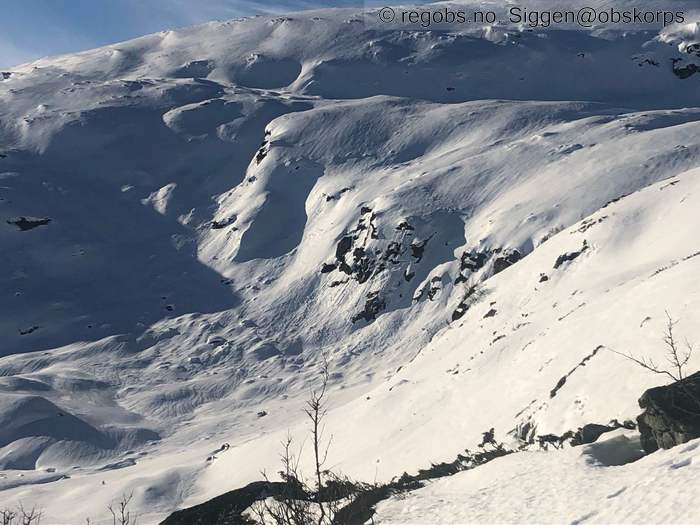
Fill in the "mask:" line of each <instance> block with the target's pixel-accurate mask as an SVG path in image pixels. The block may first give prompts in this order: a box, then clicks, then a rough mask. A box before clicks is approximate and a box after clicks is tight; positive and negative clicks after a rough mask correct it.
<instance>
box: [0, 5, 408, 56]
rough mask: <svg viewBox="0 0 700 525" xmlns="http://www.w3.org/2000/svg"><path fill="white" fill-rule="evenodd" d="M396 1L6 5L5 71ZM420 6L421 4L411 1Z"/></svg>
mask: <svg viewBox="0 0 700 525" xmlns="http://www.w3.org/2000/svg"><path fill="white" fill-rule="evenodd" d="M386 3H389V4H391V3H397V2H396V1H393V2H392V1H391V0H366V1H362V0H326V1H323V0H267V1H265V0H2V2H1V4H2V5H1V7H0V13H2V18H1V20H2V21H1V22H0V26H1V29H0V68H7V67H10V66H13V65H16V64H19V63H22V62H27V61H29V60H33V59H35V58H39V57H42V56H46V55H56V54H60V53H67V52H71V51H80V50H83V49H89V48H93V47H98V46H101V45H105V44H111V43H114V42H120V41H122V40H127V39H129V38H133V37H136V36H140V35H144V34H148V33H154V32H156V31H160V30H162V29H169V28H173V27H181V26H186V25H191V24H197V23H200V22H206V21H208V20H215V19H227V18H234V17H237V16H245V15H253V14H260V13H274V12H283V11H294V10H300V9H309V8H315V7H350V6H360V5H384V4H386ZM409 3H420V2H416V1H413V2H409Z"/></svg>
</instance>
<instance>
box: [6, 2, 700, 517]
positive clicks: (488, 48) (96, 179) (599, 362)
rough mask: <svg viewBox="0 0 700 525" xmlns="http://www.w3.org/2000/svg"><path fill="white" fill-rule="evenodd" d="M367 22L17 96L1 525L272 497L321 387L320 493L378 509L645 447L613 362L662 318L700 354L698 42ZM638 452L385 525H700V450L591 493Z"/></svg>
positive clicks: (685, 35)
mask: <svg viewBox="0 0 700 525" xmlns="http://www.w3.org/2000/svg"><path fill="white" fill-rule="evenodd" d="M675 4H678V5H682V6H685V7H686V8H687V9H688V11H690V10H691V8H693V7H694V2H685V3H684V2H676V3H675ZM470 5H479V4H477V3H470ZM489 5H491V4H489ZM630 5H631V4H630ZM653 5H656V4H653ZM679 9H680V7H679ZM375 16H376V10H368V11H362V10H348V9H341V10H333V9H330V10H322V11H313V12H304V13H295V14H291V15H289V16H282V17H255V18H250V19H242V20H233V21H227V22H212V23H210V24H204V25H201V26H196V27H193V28H187V29H181V30H176V31H167V32H163V33H159V34H155V35H149V36H145V37H143V38H139V39H136V40H132V41H129V42H125V43H121V44H115V45H112V46H107V47H104V48H100V49H96V50H92V51H86V52H83V53H77V54H73V55H66V56H61V57H51V58H46V59H42V60H39V61H37V62H34V63H31V64H26V65H23V66H19V67H17V68H14V69H13V70H11V71H8V72H6V74H3V75H2V76H0V78H2V79H3V80H0V155H2V156H0V219H1V223H0V248H1V249H0V269H1V270H2V271H1V272H0V312H2V315H1V316H0V507H2V506H3V505H14V504H16V503H18V502H23V503H24V504H25V505H27V504H28V505H37V506H39V507H42V508H43V509H44V515H45V518H44V520H43V521H42V523H43V524H44V525H60V524H74V523H84V521H85V518H87V517H89V518H90V519H92V520H93V522H95V521H96V522H99V521H100V520H102V521H105V520H106V519H107V518H108V513H107V510H106V506H107V505H108V504H109V503H110V502H112V501H114V500H115V499H116V498H118V497H119V496H120V495H121V494H122V493H125V492H127V493H128V492H133V494H134V506H135V510H136V511H137V512H138V513H139V514H140V523H141V524H143V525H148V524H155V523H158V522H159V521H160V520H162V519H163V518H164V517H166V516H167V515H168V514H169V513H171V512H172V511H174V510H176V509H178V508H183V507H186V506H190V505H194V504H197V503H201V502H202V501H204V500H206V499H208V498H211V497H214V496H216V495H218V494H221V493H223V492H225V491H227V490H231V489H233V488H238V487H240V486H242V485H244V484H245V483H247V482H250V481H253V480H257V479H260V477H261V475H260V471H261V470H263V469H265V470H267V471H268V472H275V471H276V468H277V463H278V453H279V451H280V441H281V440H282V439H284V436H285V435H286V434H287V432H290V433H291V434H292V435H293V436H295V439H296V442H297V443H302V442H303V441H304V437H305V435H306V433H307V431H308V428H307V426H306V424H305V421H304V416H303V411H302V408H303V403H304V400H305V398H306V396H307V395H308V392H309V389H310V388H313V387H314V386H317V385H318V384H319V383H318V382H319V372H320V364H321V362H322V359H321V356H322V355H326V356H327V358H328V361H329V364H330V371H331V385H330V391H329V397H330V412H329V415H328V419H327V422H326V424H327V432H328V434H332V435H333V442H332V448H331V452H330V459H331V461H332V463H333V466H334V467H337V468H338V469H340V470H342V471H343V472H345V473H347V474H349V475H351V476H354V477H358V478H361V479H365V480H369V481H371V480H374V479H377V480H387V479H390V478H392V477H393V476H396V475H400V474H401V473H402V472H404V471H408V472H415V471H416V470H417V469H419V468H424V467H427V466H429V465H430V463H431V462H437V461H451V460H452V459H454V458H455V456H456V455H457V454H458V453H460V452H462V451H463V450H464V449H465V448H468V447H470V448H473V447H474V446H475V445H476V444H477V443H478V442H480V440H481V433H482V432H484V431H485V430H488V429H489V428H491V427H493V428H495V429H496V433H497V437H498V439H499V440H505V441H509V440H510V441H512V440H513V439H514V438H513V434H512V432H511V431H513V430H514V429H516V428H518V427H519V426H521V425H522V424H524V423H526V422H529V423H530V424H531V425H535V426H536V428H537V432H538V433H540V434H545V433H556V434H561V433H563V432H565V431H567V430H571V429H576V428H577V427H578V426H581V425H583V424H586V423H606V422H608V421H609V420H611V419H614V418H615V419H618V420H620V421H623V420H625V419H633V418H634V417H635V416H636V415H637V414H638V413H639V408H638V405H637V399H638V397H639V396H640V395H641V393H642V392H643V391H644V390H645V389H646V388H649V387H651V386H656V385H658V384H660V382H661V383H663V379H661V378H660V377H659V376H655V375H653V374H650V373H647V372H644V371H643V370H641V369H640V368H638V367H636V366H635V365H634V364H633V363H631V362H630V361H629V360H626V359H624V358H622V357H620V356H619V355H617V354H615V353H614V352H612V351H611V350H616V351H618V352H623V353H631V354H634V355H636V356H648V357H653V358H655V359H656V360H659V361H660V360H662V359H663V358H662V355H663V351H664V349H663V345H662V343H661V337H662V330H663V327H664V323H665V320H666V313H665V312H666V311H668V312H670V313H671V315H672V316H673V317H674V318H675V319H678V320H679V323H678V325H677V328H676V330H677V333H678V334H679V335H680V336H682V337H683V338H687V339H688V340H689V341H691V342H692V341H698V340H700V336H699V334H698V332H697V327H698V326H700V293H699V291H698V287H697V281H698V279H697V277H698V274H699V272H700V256H699V255H700V241H699V240H698V235H697V232H698V227H699V226H700V220H699V219H698V209H700V169H699V168H698V166H699V165H700V163H699V161H700V107H699V106H700V89H698V88H699V87H700V85H699V84H698V82H700V73H696V74H694V75H690V76H688V77H687V78H679V76H678V75H676V74H674V72H673V68H674V67H680V66H683V67H685V66H688V65H689V64H695V63H696V62H698V60H699V59H698V57H697V56H696V53H697V46H694V45H693V44H697V39H698V31H697V25H696V23H695V22H694V20H696V19H688V20H687V23H686V24H684V25H682V26H671V27H667V28H665V29H663V30H661V31H659V29H658V28H657V29H656V31H651V30H649V28H633V27H630V28H624V30H623V29H618V30H612V29H608V30H602V29H601V28H593V29H591V30H581V29H580V28H572V27H570V28H559V29H549V30H544V29H536V30H530V29H528V28H523V27H509V26H504V25H498V26H496V27H491V28H484V27H474V26H469V27H464V28H453V29H450V30H448V31H425V30H420V29H419V28H411V29H410V30H409V29H404V30H391V31H389V30H383V29H382V28H380V27H378V26H377V25H376V24H373V23H371V22H368V18H369V19H372V17H375ZM697 20H700V18H697ZM494 35H496V36H494ZM674 64H675V65H674ZM679 65H680V66H679ZM577 252H580V254H579V255H578V256H575V257H574V256H573V255H572V254H576V253H577ZM565 254H568V255H569V256H568V257H566V258H567V259H570V260H567V261H565V262H563V263H560V264H556V262H557V260H558V258H559V257H560V256H562V255H565ZM517 255H519V260H518V261H517V262H515V264H512V265H511V266H508V267H505V269H503V267H504V266H507V265H506V264H504V262H503V261H504V260H506V259H508V260H510V261H514V260H515V259H518V256H517ZM555 266H556V268H555ZM322 270H323V271H322ZM344 270H347V271H344ZM499 270H502V271H499ZM543 275H544V276H546V277H547V279H546V280H544V279H543V278H542V276H543ZM475 283H481V290H482V291H481V293H480V294H478V296H474V297H471V298H466V297H465V295H466V294H467V291H468V289H469V287H470V285H472V284H475ZM460 304H461V305H462V306H460ZM454 312H458V313H461V314H462V315H461V317H460V316H459V315H455V314H454ZM690 365H691V368H692V369H693V370H696V369H697V368H698V366H699V365H700V357H698V356H695V358H694V360H693V361H692V362H691V363H690ZM565 376H566V380H565V382H564V383H563V384H562V385H560V386H559V388H556V387H557V384H558V383H560V380H561V379H562V378H563V377H565ZM262 411H264V412H265V413H266V415H264V416H263V417H261V416H259V413H260V412H262ZM635 439H636V438H635V436H634V434H633V433H628V434H623V433H617V434H614V435H611V437H610V438H609V439H608V440H606V441H604V442H601V443H600V444H596V445H593V446H591V447H588V448H583V449H578V448H577V449H571V450H564V451H559V452H546V453H545V452H542V453H535V452H527V453H519V454H514V455H512V456H508V457H505V458H501V459H499V460H497V461H494V462H493V463H491V464H488V465H486V466H483V467H479V468H478V469H476V470H474V471H470V472H466V473H462V474H459V475H456V476H454V477H453V478H449V479H445V480H440V481H436V482H434V483H431V484H430V485H429V486H428V487H427V488H425V489H422V490H420V491H417V492H415V493H413V494H410V495H409V496H408V497H407V499H405V500H403V499H397V500H390V501H388V502H385V503H382V504H381V505H380V507H379V511H378V519H379V520H380V522H381V523H452V522H454V523H457V522H459V523H462V522H463V523H535V522H537V523H562V522H570V523H583V521H581V520H584V519H585V520H588V521H590V522H596V523H611V522H615V523H638V522H639V520H640V517H644V518H645V519H646V521H648V522H650V523H651V522H653V523H668V522H673V523H696V522H699V521H700V510H698V508H697V506H694V505H692V504H691V503H692V501H693V500H692V497H691V495H692V494H693V493H694V492H693V491H695V492H697V490H698V489H700V485H698V481H697V475H693V473H694V469H695V466H696V464H695V463H693V461H697V460H696V459H695V457H696V456H697V453H696V452H695V448H693V447H695V446H696V443H693V444H689V445H688V446H685V447H679V448H678V449H673V450H671V451H666V452H659V453H655V454H653V455H651V456H649V457H645V458H643V459H641V460H639V461H637V462H634V463H630V464H627V465H621V466H608V465H606V464H604V461H597V462H596V461H595V458H596V457H598V456H596V454H598V452H600V447H603V446H605V445H604V443H609V442H612V443H613V445H611V446H612V447H613V449H615V450H616V451H617V450H618V449H620V448H622V449H624V448H625V446H627V445H625V443H627V444H629V443H634V440H635ZM615 440H617V441H615ZM625 440H626V441H625ZM510 441H509V442H510ZM223 443H229V444H230V445H231V446H230V448H229V449H228V450H225V451H221V450H220V447H221V445H222V444H223ZM596 447H598V448H596ZM596 451H598V452H596ZM603 455H605V454H604V453H603ZM591 458H593V460H592V459H591ZM684 462H685V464H684V465H683V466H684V467H685V468H679V469H675V468H672V467H673V465H676V464H678V465H680V464H681V463H684ZM563 486H567V488H566V491H564V492H561V494H562V496H561V499H559V500H557V499H556V498H559V497H560V496H559V494H560V493H559V492H557V496H556V497H555V496H553V495H552V494H553V492H554V491H558V490H559V489H562V487H563ZM652 487H653V488H652ZM567 491H568V492H567ZM616 491H622V492H618V493H617V494H616V495H613V494H615V493H616ZM645 495H646V496H648V497H646V498H645ZM552 498H554V501H552ZM573 500H576V501H573ZM588 521H586V522H588Z"/></svg>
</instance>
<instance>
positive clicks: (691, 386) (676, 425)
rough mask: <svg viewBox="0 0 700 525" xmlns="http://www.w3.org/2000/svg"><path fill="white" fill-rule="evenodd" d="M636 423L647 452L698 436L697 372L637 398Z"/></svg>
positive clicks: (699, 396)
mask: <svg viewBox="0 0 700 525" xmlns="http://www.w3.org/2000/svg"><path fill="white" fill-rule="evenodd" d="M639 406H640V407H642V408H643V409H644V412H642V413H641V414H640V415H639V417H637V423H638V426H639V432H640V434H641V441H642V447H643V448H644V450H645V451H646V452H647V453H651V452H654V451H656V450H658V449H659V448H671V447H674V446H676V445H680V444H681V443H685V442H686V441H690V440H691V439H695V438H698V437H700V372H696V373H695V374H693V375H691V376H688V377H686V378H685V379H683V380H681V381H676V382H675V383H672V384H670V385H666V386H657V387H655V388H650V389H649V390H647V391H646V392H644V394H642V397H640V398H639Z"/></svg>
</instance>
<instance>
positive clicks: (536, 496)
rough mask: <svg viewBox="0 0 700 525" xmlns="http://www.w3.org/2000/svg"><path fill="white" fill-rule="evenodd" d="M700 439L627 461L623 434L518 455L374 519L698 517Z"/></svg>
mask: <svg viewBox="0 0 700 525" xmlns="http://www.w3.org/2000/svg"><path fill="white" fill-rule="evenodd" d="M616 434H618V433H616ZM699 445H700V443H698V441H693V442H690V443H688V444H686V445H683V446H679V447H677V448H675V449H672V450H664V451H661V452H659V453H656V454H653V455H651V456H649V457H645V458H643V459H640V460H639V461H637V462H636V463H631V464H627V465H616V464H615V463H616V461H617V460H619V459H628V458H629V457H630V454H634V452H635V450H638V448H639V441H638V440H636V441H635V437H634V436H631V435H624V433H620V434H619V435H614V436H611V437H609V438H606V437H604V438H601V439H600V440H599V442H598V443H594V444H592V445H588V446H586V447H583V450H581V449H571V450H566V451H557V452H544V453H543V452H534V453H533V452H529V453H520V454H513V455H511V456H508V457H505V458H502V459H500V460H498V461H494V462H493V463H491V464H489V465H485V466H484V467H481V468H479V469H477V470H475V471H471V472H465V473H462V474H458V475H456V476H454V477H452V478H447V479H444V480H440V481H436V482H433V483H432V484H431V485H430V486H429V487H427V488H425V489H422V490H420V491H417V492H415V493H412V494H410V495H408V496H407V497H406V498H405V499H401V500H390V501H388V502H386V503H382V504H381V505H380V507H379V511H378V516H376V517H375V523H381V524H387V525H388V524H399V523H400V524H406V525H407V524H409V523H411V524H425V523H431V524H436V525H437V524H448V523H449V524H453V525H457V524H472V523H542V524H545V523H547V524H549V523H552V524H554V523H557V524H558V523H587V524H589V523H590V524H593V523H598V524H607V523H677V524H690V523H696V522H697V516H698V512H697V509H695V508H694V505H693V503H692V501H693V499H694V495H695V494H696V493H697V476H698V462H699V461H700V457H699V456H698V446H699ZM611 461H612V463H613V464H612V465H611V464H610V462H611Z"/></svg>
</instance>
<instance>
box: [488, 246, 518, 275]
mask: <svg viewBox="0 0 700 525" xmlns="http://www.w3.org/2000/svg"><path fill="white" fill-rule="evenodd" d="M522 258H523V256H522V255H521V254H520V252H519V251H518V250H505V251H504V252H503V255H499V256H498V257H496V259H494V261H493V274H494V275H496V274H497V273H501V272H502V271H503V270H505V269H506V268H508V267H509V266H513V265H514V264H515V263H516V262H518V261H519V260H520V259H522Z"/></svg>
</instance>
